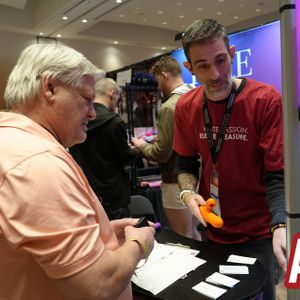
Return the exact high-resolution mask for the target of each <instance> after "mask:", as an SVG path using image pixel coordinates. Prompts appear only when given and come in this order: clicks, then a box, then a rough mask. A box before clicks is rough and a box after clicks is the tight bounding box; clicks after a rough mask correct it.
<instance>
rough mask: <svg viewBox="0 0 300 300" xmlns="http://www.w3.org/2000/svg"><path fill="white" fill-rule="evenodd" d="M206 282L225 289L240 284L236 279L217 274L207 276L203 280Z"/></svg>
mask: <svg viewBox="0 0 300 300" xmlns="http://www.w3.org/2000/svg"><path fill="white" fill-rule="evenodd" d="M205 280H206V281H207V282H210V283H213V284H220V285H224V286H227V287H233V286H235V285H236V284H237V283H238V282H240V281H239V280H238V279H235V278H232V277H229V276H226V275H223V274H220V273H218V272H215V273H213V274H212V275H210V276H208V277H207V278H206V279H205Z"/></svg>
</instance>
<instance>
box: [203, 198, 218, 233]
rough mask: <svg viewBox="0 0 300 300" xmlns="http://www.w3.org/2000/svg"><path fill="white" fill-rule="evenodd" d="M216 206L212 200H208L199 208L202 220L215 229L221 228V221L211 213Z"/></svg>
mask: <svg viewBox="0 0 300 300" xmlns="http://www.w3.org/2000/svg"><path fill="white" fill-rule="evenodd" d="M215 206H216V201H215V200H214V199H213V198H209V199H207V201H206V204H205V205H201V206H199V209H200V213H201V215H202V217H203V219H204V220H205V221H206V222H207V223H209V224H211V225H212V226H214V227H216V228H220V227H222V226H223V220H222V218H221V217H219V216H217V215H216V214H215V213H214V212H213V208H214V207H215Z"/></svg>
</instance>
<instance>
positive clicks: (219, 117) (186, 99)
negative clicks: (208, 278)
mask: <svg viewBox="0 0 300 300" xmlns="http://www.w3.org/2000/svg"><path fill="white" fill-rule="evenodd" d="M182 44H183V49H184V52H185V55H186V57H187V61H186V62H184V65H185V67H186V68H187V69H188V70H189V71H190V72H192V73H193V74H195V75H196V77H197V79H198V81H199V82H200V84H201V86H200V87H198V88H196V89H194V90H192V91H190V92H188V93H186V94H184V95H183V96H182V97H181V98H180V100H179V101H178V103H177V106H176V112H175V124H176V125H175V134H174V150H175V151H176V153H178V154H179V156H180V158H179V161H180V163H179V165H180V166H179V176H178V182H179V185H180V189H181V199H182V201H183V203H184V204H185V205H186V206H187V207H188V208H189V209H190V210H191V212H192V213H193V214H194V215H195V216H196V217H197V218H198V219H199V220H200V221H201V222H202V223H203V224H204V225H205V226H206V225H207V230H206V232H205V236H206V238H207V240H208V242H213V243H219V244H220V247H221V244H223V245H224V247H226V244H231V245H235V247H236V249H237V250H238V251H243V253H245V254H246V255H249V256H252V257H257V258H258V260H259V261H260V262H261V263H262V264H263V265H264V267H265V269H266V271H267V283H266V285H265V287H264V291H263V292H264V299H268V300H271V299H275V295H274V273H275V272H274V255H273V251H274V253H275V255H276V257H277V259H278V262H279V265H280V266H281V267H282V269H283V270H284V271H285V270H286V258H285V252H286V228H285V202H284V162H283V130H282V104H281V96H280V94H279V93H278V91H277V90H275V88H273V87H272V86H270V85H267V84H264V83H261V82H257V81H254V80H251V79H248V78H247V79H246V78H234V77H233V76H232V67H231V65H232V61H233V59H234V54H235V47H234V46H230V45H229V41H228V36H227V34H226V30H225V28H224V27H223V26H222V25H221V24H219V23H218V22H217V21H215V20H212V19H201V20H198V21H195V22H194V23H193V24H192V25H190V26H189V27H188V28H187V30H186V31H185V33H184V35H183V38H182ZM199 157H201V159H202V176H201V178H198V169H199ZM198 181H199V189H198V190H197V184H198ZM200 194H201V195H200ZM210 197H212V198H214V199H215V200H216V201H217V203H218V205H217V208H218V209H217V211H218V212H219V213H220V214H221V216H222V218H223V221H224V225H223V227H221V228H214V227H212V226H211V225H210V224H207V223H206V222H205V221H204V219H203V217H202V216H201V214H200V212H199V205H203V204H205V200H207V199H208V198H210Z"/></svg>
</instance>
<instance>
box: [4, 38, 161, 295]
mask: <svg viewBox="0 0 300 300" xmlns="http://www.w3.org/2000/svg"><path fill="white" fill-rule="evenodd" d="M101 77H103V71H102V72H100V71H99V69H97V68H96V67H95V66H94V65H93V64H92V63H91V62H90V61H88V60H87V59H86V58H85V57H84V56H83V55H82V54H81V53H79V52H77V51H75V50H73V49H71V48H68V47H66V46H62V45H52V44H35V45H31V46H29V47H27V48H25V49H24V50H23V51H22V53H21V55H20V57H19V59H18V61H17V64H16V65H15V67H14V69H13V70H12V72H11V74H10V76H9V78H8V82H7V86H6V89H5V100H6V104H7V107H8V109H9V111H8V112H1V113H0V140H1V141H2V143H1V148H0V182H1V184H0V298H1V299H14V300H28V299H30V300H40V299H43V300H62V299H64V300H68V299H70V300H71V299H72V300H79V299H81V300H82V299H85V300H89V299H126V300H129V299H132V292H131V286H130V280H131V276H132V274H133V272H134V270H135V268H136V266H137V263H138V262H139V260H140V259H141V258H143V257H146V256H148V255H149V252H150V251H151V249H152V247H153V242H154V237H153V235H154V232H155V230H154V228H153V227H154V226H152V224H150V225H151V226H149V227H144V228H135V227H133V226H134V225H135V224H136V223H137V219H130V218H126V219H122V220H115V221H111V222H110V221H109V220H108V218H107V216H106V214H105V212H104V210H103V208H102V206H101V204H100V202H99V201H98V199H97V197H96V195H95V194H94V193H93V191H92V189H91V187H90V185H89V183H88V181H87V179H86V177H85V176H84V174H83V172H82V171H81V169H80V167H79V166H78V165H77V164H76V162H75V161H74V160H73V158H72V156H71V155H70V154H69V153H68V151H67V150H66V148H69V147H71V146H73V145H74V144H77V143H82V142H83V141H84V140H85V139H86V131H87V124H88V121H90V120H93V119H94V118H95V110H94V107H93V100H94V97H95V91H94V87H95V80H98V79H99V78H101Z"/></svg>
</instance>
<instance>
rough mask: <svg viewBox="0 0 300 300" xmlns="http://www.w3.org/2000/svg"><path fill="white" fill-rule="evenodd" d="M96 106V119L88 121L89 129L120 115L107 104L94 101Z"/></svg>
mask: <svg viewBox="0 0 300 300" xmlns="http://www.w3.org/2000/svg"><path fill="white" fill-rule="evenodd" d="M94 108H95V111H96V119H95V120H92V121H90V122H89V123H88V130H92V129H94V128H98V127H101V126H103V125H104V124H106V123H107V122H109V121H110V120H112V119H114V118H116V117H118V116H119V115H118V114H117V113H114V112H111V111H110V110H109V109H108V108H107V107H106V106H105V105H103V104H101V103H94Z"/></svg>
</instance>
